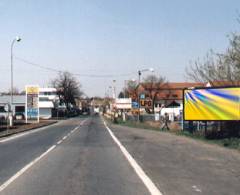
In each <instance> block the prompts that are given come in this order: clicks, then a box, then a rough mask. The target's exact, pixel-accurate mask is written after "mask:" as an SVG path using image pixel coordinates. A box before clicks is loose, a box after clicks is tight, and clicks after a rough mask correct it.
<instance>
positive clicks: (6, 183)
mask: <svg viewBox="0 0 240 195" xmlns="http://www.w3.org/2000/svg"><path fill="white" fill-rule="evenodd" d="M86 120H87V119H85V120H83V121H82V122H81V123H80V125H79V126H77V128H79V127H80V126H81V125H82V124H83V123H84V122H85V121H86ZM38 130H40V129H38ZM28 134H29V133H28ZM22 136H23V135H22ZM18 137H19V136H18ZM64 137H66V136H64ZM64 137H63V138H64ZM65 139H66V138H65ZM8 140H9V139H8ZM2 141H3V140H2ZM62 141H63V139H61V140H59V141H58V142H57V144H60V143H61V142H62ZM54 148H56V145H53V146H51V147H50V148H49V149H48V150H47V151H45V152H44V153H43V154H41V155H40V156H39V157H37V158H35V159H34V160H33V161H31V162H30V163H28V164H27V165H26V166H25V167H23V168H22V169H21V170H19V171H18V172H17V173H16V174H15V175H13V176H12V177H10V178H9V179H8V180H7V181H5V182H4V183H3V184H2V185H1V186H0V192H2V191H3V190H4V189H5V188H6V187H8V186H9V185H10V184H11V183H12V182H14V181H15V180H16V179H17V178H18V177H20V176H21V175H22V174H23V173H25V172H26V171H27V170H28V169H29V168H31V167H32V166H33V165H34V164H36V163H37V162H38V161H39V160H41V159H42V158H43V157H44V156H46V155H47V154H48V153H49V152H51V151H52V150H53V149H54Z"/></svg>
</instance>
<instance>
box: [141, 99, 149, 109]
mask: <svg viewBox="0 0 240 195" xmlns="http://www.w3.org/2000/svg"><path fill="white" fill-rule="evenodd" d="M140 107H141V108H152V100H151V99H150V98H149V99H143V100H142V99H141V100H140Z"/></svg>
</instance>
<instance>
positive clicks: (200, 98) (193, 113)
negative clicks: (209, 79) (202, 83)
mask: <svg viewBox="0 0 240 195" xmlns="http://www.w3.org/2000/svg"><path fill="white" fill-rule="evenodd" d="M184 120H196V121H201V120H205V121H211V120H212V121H214V120H215V121H217V120H219V121H221V120H240V87H229V88H204V89H191V90H190V89H186V90H184Z"/></svg>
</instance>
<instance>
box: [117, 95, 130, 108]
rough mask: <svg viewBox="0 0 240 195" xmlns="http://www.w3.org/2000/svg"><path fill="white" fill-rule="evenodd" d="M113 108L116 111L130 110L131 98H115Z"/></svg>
mask: <svg viewBox="0 0 240 195" xmlns="http://www.w3.org/2000/svg"><path fill="white" fill-rule="evenodd" d="M115 107H116V108H117V109H131V108H132V99H131V98H117V99H116V100H115Z"/></svg>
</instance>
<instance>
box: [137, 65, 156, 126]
mask: <svg viewBox="0 0 240 195" xmlns="http://www.w3.org/2000/svg"><path fill="white" fill-rule="evenodd" d="M148 71H150V72H154V69H153V68H148V69H143V70H139V71H138V87H139V86H140V83H141V75H142V72H148ZM137 96H138V97H137V98H138V99H137V100H138V122H140V108H141V107H140V93H139V90H137Z"/></svg>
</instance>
